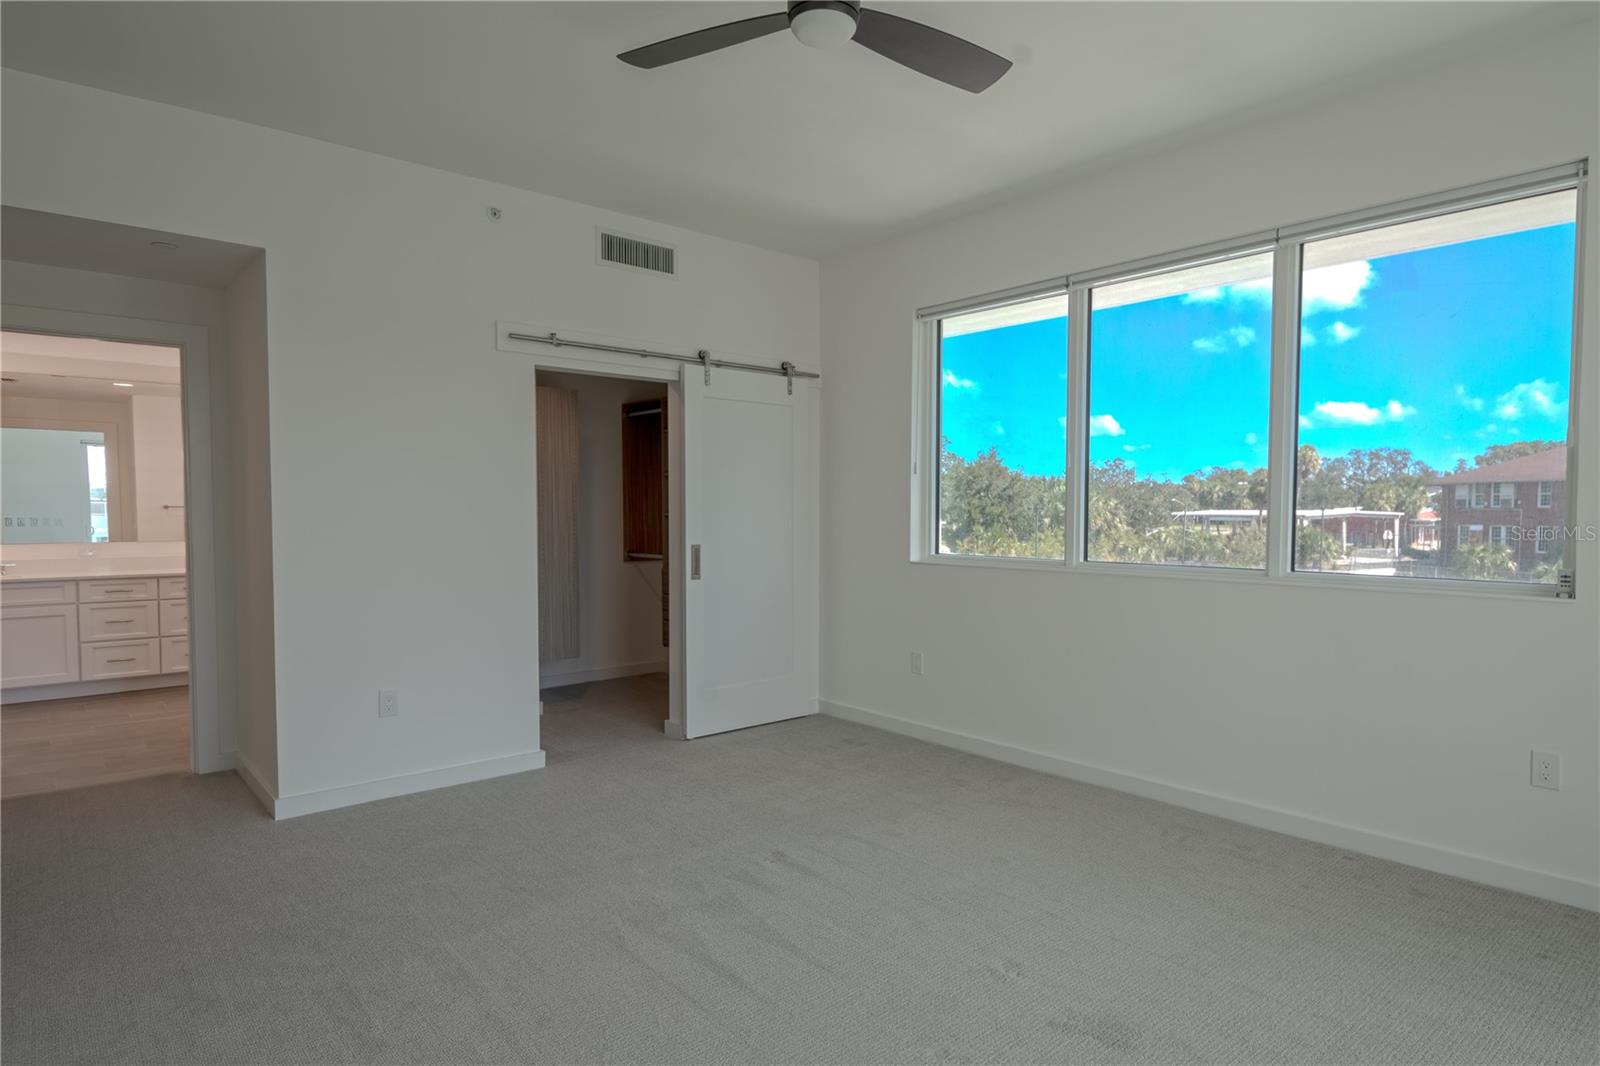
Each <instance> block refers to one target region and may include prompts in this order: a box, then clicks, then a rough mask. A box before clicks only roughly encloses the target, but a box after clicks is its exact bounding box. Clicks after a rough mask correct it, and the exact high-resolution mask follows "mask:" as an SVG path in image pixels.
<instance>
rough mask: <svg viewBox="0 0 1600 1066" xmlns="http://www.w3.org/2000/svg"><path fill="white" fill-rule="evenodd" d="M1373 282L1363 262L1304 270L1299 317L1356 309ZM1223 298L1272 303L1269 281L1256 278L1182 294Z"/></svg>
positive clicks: (1193, 299)
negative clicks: (1321, 312) (1320, 312)
mask: <svg viewBox="0 0 1600 1066" xmlns="http://www.w3.org/2000/svg"><path fill="white" fill-rule="evenodd" d="M1377 280H1378V273H1377V271H1375V270H1373V269H1372V264H1371V263H1369V262H1367V261H1366V260H1365V259H1357V260H1356V261H1355V262H1353V263H1335V264H1333V265H1332V266H1325V267H1315V268H1313V269H1311V270H1308V271H1306V272H1305V276H1304V277H1303V278H1302V279H1301V281H1300V308H1301V313H1302V314H1307V315H1314V314H1316V313H1317V312H1318V311H1344V310H1347V309H1348V308H1351V307H1357V306H1359V305H1360V304H1361V294H1362V293H1364V292H1366V290H1367V289H1368V288H1370V287H1371V286H1372V284H1373V283H1374V282H1376V281H1377ZM1225 298H1232V299H1237V300H1260V301H1263V302H1265V301H1269V300H1271V299H1272V279H1271V278H1257V279H1256V280H1254V281H1243V282H1240V283H1239V284H1237V285H1225V286H1217V287H1215V288H1210V289H1196V290H1195V291H1194V292H1190V293H1185V294H1184V296H1183V302H1184V303H1216V302H1217V301H1219V300H1222V299H1225Z"/></svg>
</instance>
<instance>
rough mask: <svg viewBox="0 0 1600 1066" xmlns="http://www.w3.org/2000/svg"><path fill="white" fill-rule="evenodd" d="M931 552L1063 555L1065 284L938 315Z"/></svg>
mask: <svg viewBox="0 0 1600 1066" xmlns="http://www.w3.org/2000/svg"><path fill="white" fill-rule="evenodd" d="M937 369H938V382H939V385H938V389H939V393H938V395H939V405H938V434H939V437H938V441H939V452H938V455H939V473H938V551H939V552H940V553H941V554H949V555H988V556H1015V557H1023V558H1031V559H1064V558H1065V557H1066V514H1067V479H1066V471H1067V446H1066V440H1067V433H1066V425H1067V298H1066V294H1065V293H1056V294H1053V295H1050V296H1045V297H1038V298H1034V299H1030V300H1024V301H1021V302H1017V303H1010V304H1006V305H1003V306H1000V307H992V308H986V309H983V310H979V311H972V312H967V313H964V314H958V315H951V316H949V317H946V318H943V319H940V320H939V359H938V368H937Z"/></svg>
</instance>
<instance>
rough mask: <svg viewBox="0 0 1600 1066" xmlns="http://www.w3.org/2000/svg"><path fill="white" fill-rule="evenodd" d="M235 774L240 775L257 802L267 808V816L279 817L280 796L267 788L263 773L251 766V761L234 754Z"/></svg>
mask: <svg viewBox="0 0 1600 1066" xmlns="http://www.w3.org/2000/svg"><path fill="white" fill-rule="evenodd" d="M233 772H234V773H236V774H238V775H239V779H240V780H241V781H243V782H244V784H245V787H246V788H248V789H249V790H250V791H251V792H252V793H254V794H255V797H256V800H257V801H258V802H260V804H261V806H263V807H265V808H266V811H267V814H269V815H272V816H273V817H276V816H277V809H278V794H277V793H276V792H274V791H273V790H272V789H270V788H268V787H267V783H266V781H265V780H264V779H263V778H262V777H261V771H259V770H257V769H256V768H255V767H254V766H253V765H251V763H250V760H249V759H246V758H245V757H244V756H243V755H240V754H238V753H237V752H235V753H234V759H233Z"/></svg>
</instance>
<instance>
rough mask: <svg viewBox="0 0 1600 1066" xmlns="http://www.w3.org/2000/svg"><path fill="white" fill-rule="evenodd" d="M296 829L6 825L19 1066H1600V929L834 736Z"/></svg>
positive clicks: (620, 725)
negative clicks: (484, 1065) (1216, 1065)
mask: <svg viewBox="0 0 1600 1066" xmlns="http://www.w3.org/2000/svg"><path fill="white" fill-rule="evenodd" d="M661 691H662V688H661V680H660V679H659V678H654V679H634V680H630V681H622V682H607V683H605V684H600V685H593V686H589V687H588V688H587V689H585V690H567V691H564V692H562V693H559V694H551V696H550V697H549V698H548V702H547V704H546V712H547V713H546V719H545V723H546V728H545V737H546V747H547V750H548V752H549V766H548V768H547V769H545V770H542V771H538V772H535V773H530V774H523V775H520V776H518V777H513V778H503V779H500V780H497V781H490V782H484V783H480V784H474V785H465V786H461V787H459V788H453V789H448V790H444V791H439V792H432V793H427V794H424V795H418V796H409V797H405V798H402V799H397V800H389V801H386V802H382V803H375V804H370V805H367V806H364V807H356V808H349V809H346V810H342V811H335V812H331V813H328V814H322V815H315V816H312V817H307V818H303V819H299V820H295V821H290V822H284V823H281V824H274V823H272V822H270V821H268V820H267V819H266V818H265V817H263V816H262V815H261V814H260V813H259V811H258V810H257V809H256V807H255V804H254V803H253V801H252V800H251V798H250V796H249V794H248V793H247V792H246V791H245V789H244V787H243V785H241V784H240V783H239V781H238V780H237V779H236V778H234V777H233V776H232V775H220V776H213V777H208V778H199V779H196V778H171V777H169V778H158V779H152V780H148V781H142V782H135V783H131V784H120V785H110V786H106V787H103V788H97V789H88V790H83V791H79V792H73V793H62V794H57V795H54V796H40V797H28V798H24V799H18V800H12V801H8V802H7V803H6V804H5V806H4V816H3V830H4V852H3V859H4V868H3V903H4V925H3V934H4V948H3V950H4V956H3V959H4V989H3V1001H4V1014H3V1019H0V1020H3V1023H4V1036H3V1045H0V1050H3V1054H4V1059H5V1061H6V1063H8V1064H22V1063H41V1062H148V1063H157V1062H160V1063H169V1062H171V1063H178V1062H198V1063H222V1062H307V1063H323V1062H384V1063H390V1062H439V1063H457V1062H529V1061H537V1062H580V1063H587V1062H602V1061H604V1062H658V1063H669V1062H672V1063H676V1062H684V1063H689V1062H695V1063H698V1062H863V1063H864V1062H1199V1061H1208V1062H1210V1061H1215V1062H1256V1063H1267V1062H1482V1063H1506V1062H1594V1061H1595V1060H1596V1057H1597V1047H1600V1029H1597V1026H1600V1021H1597V1019H1600V1002H1597V996H1600V919H1597V917H1596V916H1595V915H1593V914H1590V913H1587V912H1583V911H1578V910H1574V909H1571V908H1568V907H1562V906H1558V905H1555V904H1550V903H1543V902H1540V901H1538V900H1534V899H1528V898H1525V897H1521V896H1516V895H1512V894H1509V893H1505V892H1499V891H1495V890H1492V889H1487V888H1480V887H1477V886H1474V885H1471V884H1468V883H1465V882H1461V881H1456V880H1452V879H1450V878H1447V877H1441V876H1437V875H1434V874H1428V873H1423V872H1420V871H1417V870H1412V869H1409V868H1407V867H1403V866H1397V865H1394V864H1391V863H1386V862H1381V861H1378V860H1375V859H1368V858H1363V857H1360V856H1356V855H1351V854H1347V853H1344V852H1341V851H1338V850H1336V849H1333V848H1327V847H1322V846H1320V845H1316V844H1309V843H1305V842H1302V841H1298V840H1295V839H1292V838H1289V837H1284V836H1278V835H1276V834H1273V833H1268V832H1263V831H1261V830H1256V829H1250V828H1246V827H1243V826H1239V825H1234V824H1231V823H1229V822H1225V821H1221V820H1218V819H1215V818H1210V817H1206V816H1204V815H1199V814H1193V813H1190V812H1187V811H1183V810H1180V809H1177V808H1174V807H1168V806H1164V805H1162V804H1159V803H1154V802H1150V801H1147V800H1141V799H1136V798H1133V797H1129V796H1125V795H1121V794H1119V793H1115V792H1110V791H1106V790H1103V789H1098V788H1093V787H1090V786H1086V785H1079V784H1074V783H1071V782H1067V781H1062V780H1058V779H1056V778H1051V777H1046V776H1043V775H1040V774H1035V773H1030V772H1028V771H1025V770H1020V769H1016V768H1014V767H1010V766H1006V765H1002V764H999V763H994V762H989V761H986V760H984V759H979V758H975V757H972V756H968V755H962V754H959V753H956V752H953V751H948V750H945V749H942V748H938V747H934V746H931V745H927V744H922V743H919V742H917V741H913V740H908V739H905V738H902V737H898V736H892V735H890V734H887V733H881V732H877V731H875V730H872V729H867V728H864V727H861V726H856V725H852V724H848V723H844V722H840V721H836V720H833V719H827V718H812V719H805V720H801V721H796V722H789V723H783V724H779V725H775V726H767V727H764V728H761V729H754V730H748V731H745V732H742V733H736V734H731V735H727V736H723V737H717V738H711V739H706V740H697V741H694V742H692V743H688V744H684V743H680V742H676V741H670V740H667V739H665V738H664V737H662V736H661V734H660V733H659V732H658V731H657V730H656V728H655V726H654V725H653V723H651V722H650V721H649V720H648V714H649V712H648V711H642V710H641V705H640V699H641V698H643V697H648V696H651V695H659V694H660V692H661Z"/></svg>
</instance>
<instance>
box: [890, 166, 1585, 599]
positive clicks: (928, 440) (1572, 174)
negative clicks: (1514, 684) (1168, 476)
mask: <svg viewBox="0 0 1600 1066" xmlns="http://www.w3.org/2000/svg"><path fill="white" fill-rule="evenodd" d="M1587 181H1588V167H1587V161H1580V162H1577V163H1572V164H1567V165H1565V166H1559V167H1552V168H1549V169H1547V170H1543V171H1536V172H1533V173H1530V174H1523V175H1519V176H1516V177H1512V178H1506V179H1503V180H1500V181H1494V182H1485V183H1483V184H1480V185H1475V186H1470V187H1467V188H1463V189H1457V190H1454V191H1452V192H1447V193H1441V194H1437V195H1432V196H1425V197H1418V198H1416V199H1413V200H1408V201H1404V202H1401V203H1397V204H1391V205H1388V206H1384V207H1378V208H1372V209H1367V210H1362V211H1356V212H1351V213H1349V214H1345V215H1339V216H1334V217H1331V218H1325V219H1321V220H1317V221H1314V222H1308V223H1302V224H1298V225H1294V226H1287V227H1282V228H1279V229H1276V230H1269V231H1265V232H1262V233H1256V234H1252V235H1249V236H1247V237H1242V238H1239V239H1237V240H1233V241H1224V242H1217V243H1215V244H1210V245H1205V246H1202V247H1198V248H1191V249H1188V250H1186V251H1183V252H1177V253H1173V254H1169V255H1163V256H1153V257H1150V258H1147V259H1142V260H1137V261H1134V262H1130V263H1124V264H1121V265H1119V266H1116V267H1110V268H1106V269H1101V270H1093V271H1086V272H1082V273H1076V274H1069V275H1065V276H1059V277H1055V278H1052V279H1049V280H1046V281H1042V282H1035V283H1031V284H1026V285H1019V286H1016V287H1013V288H1011V289H1006V290H1001V291H998V292H993V293H990V294H988V295H985V296H980V297H974V298H969V299H960V300H951V301H948V302H945V303H942V304H937V305H933V306H929V307H924V308H922V309H920V310H918V311H917V312H916V315H915V317H914V320H913V327H914V331H915V337H916V343H915V345H914V366H913V375H912V377H913V388H914V404H913V409H912V418H911V433H912V440H911V514H910V517H911V537H910V559H911V561H912V562H913V563H927V564H935V565H943V566H980V567H990V568H1001V569H1024V570H1034V571H1040V570H1046V571H1060V572H1068V573H1076V572H1091V573H1100V574H1111V573H1114V574H1123V575H1128V576H1147V577H1162V578H1167V579H1173V580H1220V581H1242V582H1247V583H1248V582H1255V583H1258V584H1284V585H1290V586H1298V587H1305V586H1315V585H1323V586H1326V587H1330V588H1370V589H1375V590H1385V591H1390V592H1403V593H1404V592H1416V593H1421V594H1424V595H1431V594H1441V593H1448V594H1460V595H1470V596H1495V597H1506V596H1522V597H1535V598H1548V599H1554V598H1556V596H1557V593H1558V590H1559V586H1556V585H1541V584H1534V583H1531V582H1527V581H1509V580H1508V581H1482V580H1471V579H1465V578H1427V579H1423V578H1417V579H1404V578H1395V577H1384V576H1377V575H1364V574H1346V573H1329V572H1323V571H1299V570H1295V569H1294V566H1293V560H1294V554H1293V548H1294V543H1293V536H1294V521H1293V518H1292V516H1293V515H1294V513H1295V512H1294V497H1295V461H1296V452H1297V446H1298V437H1297V432H1298V421H1299V420H1298V405H1299V380H1298V378H1299V360H1300V286H1301V283H1302V278H1301V269H1300V264H1301V259H1302V249H1303V247H1304V245H1305V244H1306V243H1308V242H1310V241H1315V240H1322V239H1325V238H1328V237H1334V236H1340V235H1343V234H1347V233H1354V232H1359V231H1363V230H1369V229H1378V228H1382V227H1385V226H1390V225H1394V224H1397V223H1401V222H1408V221H1414V220H1417V219H1423V218H1428V217H1432V216H1436V215H1442V214H1448V213H1452V212H1456V211H1465V210H1469V209H1472V208H1476V207H1487V206H1490V205H1493V204H1498V203H1503V202H1507V201H1511V200H1518V199H1522V198H1525V197H1529V196H1536V195H1540V194H1543V193H1551V192H1558V191H1562V190H1566V189H1572V190H1575V191H1576V193H1577V197H1576V199H1577V215H1576V230H1577V233H1576V236H1575V241H1576V244H1577V247H1578V249H1579V253H1580V254H1579V255H1577V257H1576V262H1575V267H1574V277H1573V286H1574V292H1575V295H1576V299H1575V300H1574V306H1573V322H1572V346H1571V353H1572V354H1571V359H1570V366H1569V375H1570V376H1569V382H1568V384H1569V396H1571V397H1572V398H1573V402H1571V403H1569V404H1568V424H1567V445H1568V447H1567V464H1568V466H1567V484H1568V486H1571V487H1569V489H1568V499H1567V506H1568V509H1569V513H1576V512H1575V510H1574V508H1575V506H1576V504H1577V502H1578V501H1577V499H1576V495H1577V494H1576V491H1575V487H1576V485H1577V469H1576V468H1577V456H1578V452H1579V451H1580V449H1579V448H1578V446H1577V442H1578V403H1577V397H1578V396H1579V395H1580V391H1579V389H1578V387H1577V376H1578V368H1579V364H1580V363H1581V362H1582V351H1583V346H1582V337H1581V332H1580V331H1581V316H1582V309H1583V302H1584V301H1583V299H1582V296H1583V292H1584V290H1583V284H1584V259H1585V256H1584V255H1583V254H1581V253H1582V250H1583V248H1584V247H1585V244H1584V241H1585V237H1586V217H1585V216H1586V207H1587V196H1586V189H1587ZM1269 249H1270V250H1272V251H1273V252H1274V259H1273V285H1272V322H1273V326H1272V390H1271V397H1272V398H1271V409H1270V411H1269V413H1268V414H1269V426H1270V428H1269V439H1268V445H1269V447H1268V461H1267V473H1268V501H1267V565H1266V569H1265V570H1264V571H1263V570H1244V569H1237V568H1228V567H1208V566H1192V565H1176V564H1170V563H1122V562H1095V561H1091V560H1089V559H1087V558H1086V547H1087V543H1086V541H1087V537H1086V526H1087V521H1088V467H1087V459H1088V430H1089V425H1088V422H1089V396H1088V354H1089V327H1090V299H1089V292H1090V289H1091V288H1093V287H1095V286H1099V285H1104V284H1108V283H1111V282H1116V281H1124V280H1132V279H1134V278H1137V277H1142V276H1147V275H1151V274H1157V273H1163V272H1166V271H1171V270H1178V269H1182V268H1184V267H1189V266H1198V265H1201V264H1203V263H1207V262H1216V261H1221V260H1225V259H1232V258H1237V257H1240V256H1245V255H1250V254H1252V253H1257V252H1261V251H1265V250H1269ZM1063 291H1065V292H1066V293H1067V297H1068V328H1067V336H1068V344H1067V426H1066V429H1067V434H1066V441H1065V446H1066V453H1067V492H1068V497H1067V522H1066V527H1067V528H1066V538H1065V539H1066V558H1065V559H1031V558H1001V557H993V556H977V555H950V554H945V555H941V554H940V553H939V551H938V529H937V525H938V513H939V512H938V498H937V493H938V462H939V425H940V424H939V354H940V353H939V320H940V319H942V318H945V317H948V316H951V315H956V314H965V313H969V312H972V311H978V310H983V309H986V308H991V307H998V306H1001V305H1003V304H1005V303H1014V302H1019V301H1021V300H1026V299H1031V298H1033V297H1036V296H1043V295H1048V294H1050V293H1061V292H1063ZM1480 487H1481V488H1482V490H1483V492H1484V496H1483V497H1481V498H1480V497H1479V496H1478V491H1479V489H1480ZM1458 491H1459V490H1458ZM1487 495H1488V484H1487V483H1473V484H1472V497H1473V500H1472V503H1473V506H1474V507H1483V506H1484V505H1485V504H1486V503H1487V502H1488V501H1487ZM1457 499H1458V500H1459V496H1458V497H1457ZM1480 499H1481V502H1480ZM1465 527H1466V528H1469V529H1471V528H1476V529H1477V530H1478V531H1480V532H1481V531H1482V530H1483V525H1482V524H1480V523H1471V524H1465ZM1456 528H1457V543H1458V546H1460V545H1461V544H1462V543H1463V542H1462V541H1461V540H1460V536H1461V529H1462V528H1463V526H1461V525H1458V526H1457V527H1456ZM1562 555H1563V565H1562V570H1563V572H1565V573H1568V574H1570V573H1571V572H1572V570H1573V564H1574V558H1573V556H1574V545H1573V544H1572V543H1570V539H1569V542H1568V543H1567V544H1565V545H1564V548H1563V552H1562Z"/></svg>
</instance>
